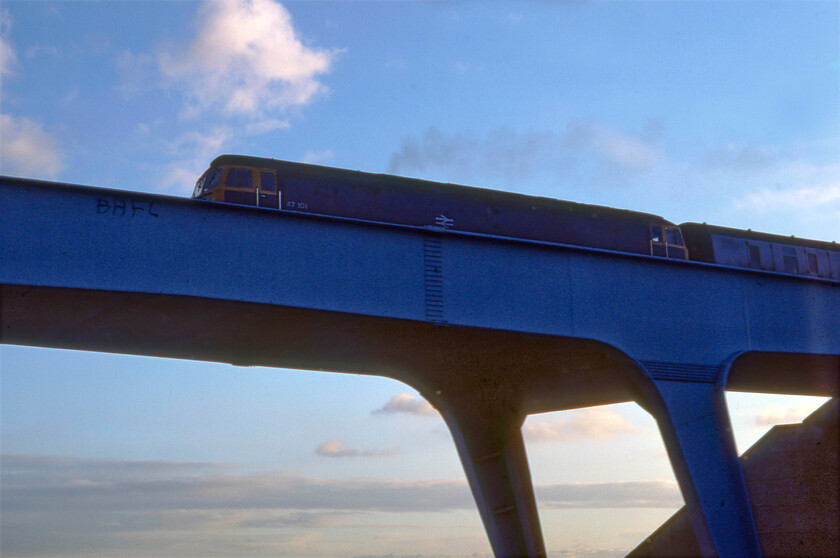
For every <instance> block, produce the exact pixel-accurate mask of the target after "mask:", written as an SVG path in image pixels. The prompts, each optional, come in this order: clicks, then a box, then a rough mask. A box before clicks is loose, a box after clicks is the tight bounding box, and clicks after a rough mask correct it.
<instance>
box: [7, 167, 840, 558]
mask: <svg viewBox="0 0 840 558" xmlns="http://www.w3.org/2000/svg"><path fill="white" fill-rule="evenodd" d="M0 342H2V343H8V344H18V345H32V346H40V347H55V348H65V349H81V350H89V351H104V352H116V353H128V354H137V355H150V356H159V357H170V358H182V359H193V360H205V361H217V362H226V363H233V364H236V365H245V366H248V365H259V366H272V367H282V368H297V369H308V370H328V371H334V372H347V373H355V374H372V375H380V376H387V377H390V378H394V379H397V380H400V381H402V382H404V383H406V384H408V385H410V386H412V387H414V388H415V389H417V390H418V391H419V392H420V393H421V394H422V395H423V396H424V397H425V398H426V399H428V400H429V401H430V402H431V403H432V404H433V405H434V406H435V407H436V408H437V409H438V410H439V411H440V413H441V415H442V416H443V418H444V420H445V421H446V423H447V425H448V426H449V428H450V430H451V433H452V436H453V439H454V441H455V444H456V446H457V449H458V453H459V456H460V458H461V461H462V463H463V466H464V470H465V472H466V475H467V478H468V480H469V483H470V487H471V489H472V492H473V495H474V497H475V501H476V504H477V506H478V509H479V511H480V514H481V518H482V520H483V522H484V526H485V529H486V531H487V535H488V537H489V539H490V543H491V546H492V548H493V551H494V553H495V554H496V555H497V556H499V557H514V556H531V557H536V556H544V555H545V547H544V543H543V537H542V533H541V528H540V522H539V517H538V514H537V506H536V503H535V500H534V493H533V487H532V483H531V477H530V472H529V467H528V462H527V458H526V455H525V448H524V445H523V441H522V434H521V425H522V423H523V421H524V419H525V417H526V416H527V415H528V414H531V413H538V412H546V411H556V410H562V409H572V408H579V407H585V406H590V405H600V404H609V403H619V402H626V401H635V402H637V403H638V404H639V405H641V406H642V407H643V408H644V409H646V410H647V411H648V412H650V413H651V414H652V415H653V416H654V418H655V419H656V421H657V424H658V426H659V429H660V431H661V434H662V437H663V440H664V443H665V447H666V450H667V452H668V456H669V459H670V461H671V464H672V466H673V468H674V471H675V473H676V477H677V480H678V482H679V486H680V489H681V490H682V494H683V497H684V499H685V501H686V506H687V510H688V512H689V515H690V517H691V523H692V526H693V529H694V531H695V534H696V536H697V539H698V543H699V545H700V548H701V550H702V552H703V553H704V554H705V555H708V556H716V555H717V556H725V557H732V558H735V557H738V558H741V557H748V556H760V555H761V548H760V545H759V542H758V537H757V535H756V528H755V522H754V519H753V517H752V514H751V509H750V504H749V496H748V494H747V491H746V488H745V484H744V476H743V472H742V470H741V465H740V462H739V460H738V455H737V452H736V449H735V443H734V439H733V437H732V432H731V426H730V421H729V415H728V412H727V409H726V403H725V399H724V390H739V391H754V392H774V393H796V394H809V395H823V396H837V395H838V394H840V283H838V282H836V281H829V280H823V279H818V278H810V277H798V276H790V275H782V274H774V273H769V272H763V271H756V270H749V269H740V268H730V267H723V266H713V265H707V264H701V263H695V262H686V261H675V260H665V259H661V258H654V257H647V256H639V255H630V254H622V253H615V252H609V251H601V250H594V249H585V248H578V247H572V246H564V245H556V244H547V243H540V242H533V241H521V240H512V239H504V238H497V237H489V236H482V235H476V234H468V233H460V232H455V231H446V230H442V229H435V228H418V227H406V226H400V225H393V224H385V223H371V222H362V221H355V220H348V219H341V218H333V217H322V216H315V215H302V214H291V213H282V212H278V211H274V210H264V209H258V208H252V207H240V206H230V205H225V204H211V203H206V202H200V201H196V200H189V199H180V198H172V197H165V196H154V195H147V194H141V193H136V192H126V191H114V190H105V189H99V188H89V187H81V186H70V185H66V184H55V183H47V182H38V181H31V180H25V179H14V178H0Z"/></svg>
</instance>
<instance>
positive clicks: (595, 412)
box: [522, 409, 641, 442]
mask: <svg viewBox="0 0 840 558" xmlns="http://www.w3.org/2000/svg"><path fill="white" fill-rule="evenodd" d="M639 432H641V429H640V428H639V427H637V426H635V425H633V424H631V423H630V422H628V421H626V420H625V419H624V418H623V417H622V416H621V415H619V414H618V413H616V412H615V411H612V410H610V409H584V410H580V411H571V412H570V415H569V416H564V417H563V418H561V419H557V420H555V421H552V422H526V423H525V425H524V426H523V427H522V433H523V435H524V437H525V439H526V440H527V441H528V442H568V441H577V440H587V439H608V438H615V437H617V436H622V435H625V434H637V433H639Z"/></svg>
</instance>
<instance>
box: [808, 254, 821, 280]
mask: <svg viewBox="0 0 840 558" xmlns="http://www.w3.org/2000/svg"><path fill="white" fill-rule="evenodd" d="M808 271H809V272H811V273H813V274H815V275H816V274H818V273H819V272H820V270H819V265H818V264H817V255H816V254H814V253H813V252H808Z"/></svg>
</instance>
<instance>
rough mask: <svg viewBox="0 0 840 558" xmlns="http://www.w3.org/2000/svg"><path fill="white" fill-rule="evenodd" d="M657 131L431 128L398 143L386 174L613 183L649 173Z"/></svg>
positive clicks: (579, 124) (582, 123) (579, 123)
mask: <svg viewBox="0 0 840 558" xmlns="http://www.w3.org/2000/svg"><path fill="white" fill-rule="evenodd" d="M658 127H659V125H651V126H649V127H648V130H646V131H645V132H644V133H641V134H630V133H626V132H622V131H620V130H617V129H615V128H612V127H609V126H607V125H605V124H602V123H599V122H595V121H590V120H572V121H570V122H569V123H568V126H567V129H566V130H564V131H553V130H532V131H527V132H517V131H515V130H512V129H509V128H499V129H496V130H492V131H490V132H489V133H488V134H487V135H486V136H485V137H477V136H475V135H474V134H470V133H465V132H457V133H447V132H444V131H442V130H440V129H438V128H436V127H434V126H432V127H429V128H427V129H426V130H425V131H424V132H423V133H422V135H421V136H420V137H419V138H414V137H407V138H405V139H404V140H403V141H402V144H401V145H400V148H399V150H398V151H397V152H395V153H394V154H393V155H392V156H391V161H390V164H389V171H390V172H392V173H395V174H412V173H417V172H430V171H431V172H442V173H444V174H446V175H449V176H456V177H458V178H459V179H460V180H465V179H467V180H469V179H473V178H475V177H477V176H486V175H493V176H497V177H501V178H502V179H504V180H508V181H520V180H524V179H526V178H529V177H530V176H532V175H534V174H537V173H538V172H550V173H552V174H555V175H561V176H576V175H580V176H583V175H592V176H591V178H593V179H596V178H597V179H599V180H606V179H608V178H609V177H612V178H613V179H615V178H616V177H617V176H618V175H619V174H622V173H624V174H627V173H639V172H647V171H649V170H651V169H652V168H653V167H654V166H655V165H656V164H657V163H658V162H659V160H660V159H661V155H660V151H659V149H658V148H657V147H656V145H655V142H654V139H655V134H653V133H651V131H655V130H656V129H658ZM616 171H619V172H616Z"/></svg>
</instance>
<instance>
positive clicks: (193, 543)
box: [0, 455, 681, 556]
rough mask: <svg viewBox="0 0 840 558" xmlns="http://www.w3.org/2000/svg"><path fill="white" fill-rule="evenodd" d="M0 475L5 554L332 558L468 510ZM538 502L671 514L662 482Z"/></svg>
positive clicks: (565, 491) (334, 485)
mask: <svg viewBox="0 0 840 558" xmlns="http://www.w3.org/2000/svg"><path fill="white" fill-rule="evenodd" d="M0 465H2V468H0V474H2V479H0V480H2V482H0V497H2V501H3V540H2V549H3V553H4V555H5V554H6V553H8V554H9V555H62V556H90V555H103V556H105V555H107V556H207V555H210V554H213V555H227V556H233V555H249V556H276V555H286V556H305V555H306V556H314V555H333V554H334V551H335V548H334V547H330V546H329V545H328V544H327V543H326V542H325V539H327V538H328V537H329V534H330V533H331V532H334V530H335V529H336V528H342V527H344V528H352V529H353V531H354V532H356V531H358V530H359V529H362V528H363V529H367V532H370V529H372V528H374V527H375V526H376V525H377V524H381V525H382V527H381V529H383V530H384V529H388V530H389V532H393V531H392V530H393V529H395V525H394V522H393V520H392V519H390V517H392V516H393V514H394V513H406V514H408V515H409V516H410V514H411V513H425V514H429V513H438V514H446V513H449V512H452V511H457V510H474V509H475V504H474V501H473V499H472V496H471V494H470V491H469V488H468V486H467V483H466V481H465V480H463V479H458V480H389V479H328V478H314V477H306V476H302V475H300V474H298V473H295V472H290V471H247V470H244V469H243V468H241V467H238V466H234V465H231V464H224V463H196V462H177V461H116V460H98V459H76V458H68V457H51V456H39V455H3V456H0ZM536 493H537V497H538V499H539V502H540V505H541V506H548V507H553V508H607V507H613V508H633V507H640V506H642V507H663V508H674V507H677V506H679V504H680V503H681V501H680V496H679V491H678V490H677V488H676V486H675V483H673V482H666V481H649V482H630V483H594V484H563V485H538V486H537V487H536ZM376 514H387V515H388V516H389V519H388V520H378V519H376V518H377V517H382V516H378V515H376ZM446 517H448V516H441V520H440V521H441V522H445V520H446ZM362 519H363V520H364V521H363V522H361V521H360V520H362ZM372 526H373V527H372ZM475 527H476V528H477V529H478V531H477V533H476V536H477V537H478V538H479V540H480V539H481V538H483V534H482V533H481V532H480V527H478V526H477V525H475ZM430 528H433V527H430V526H429V522H428V521H425V523H424V527H423V529H424V530H425V531H426V532H428V530H429V529H430ZM360 548H365V546H361V547H360ZM126 549H132V550H131V551H126ZM313 549H315V550H313ZM386 552H387V551H386Z"/></svg>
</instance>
